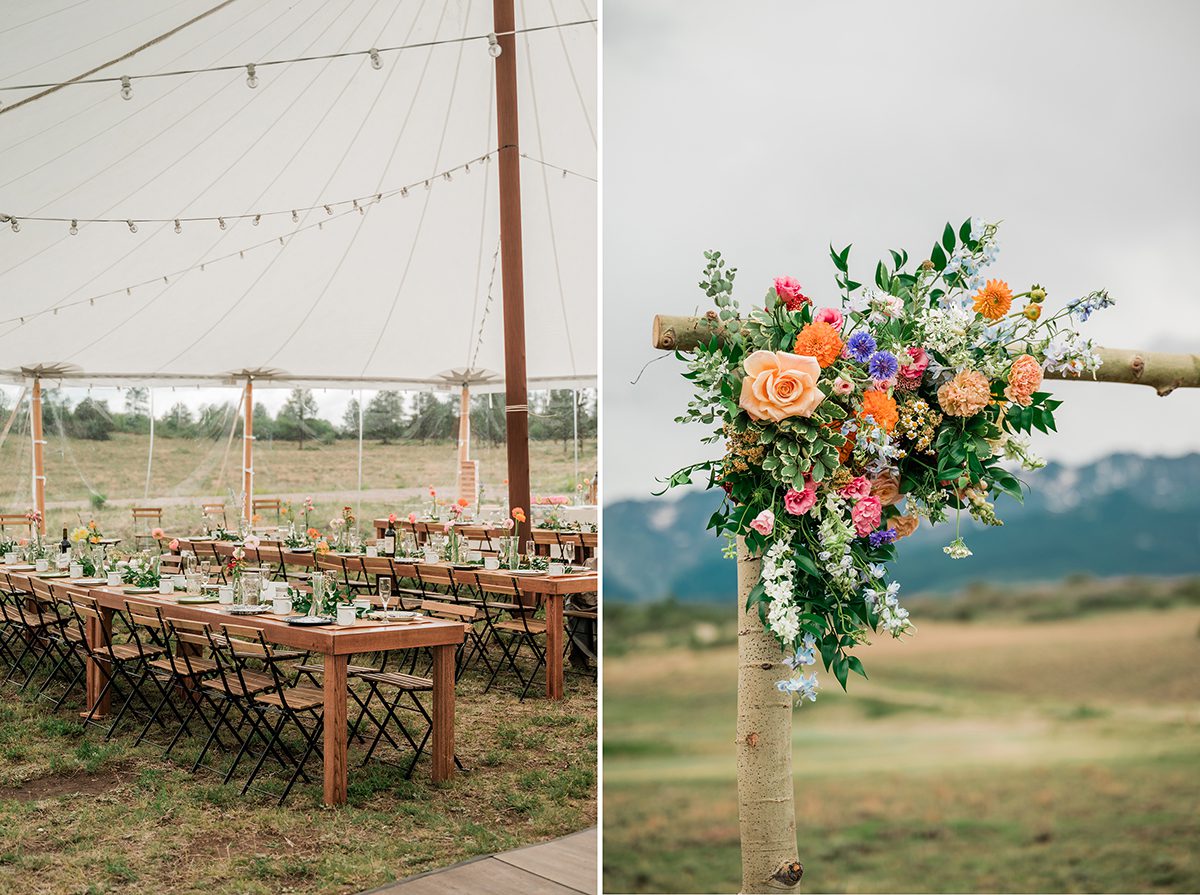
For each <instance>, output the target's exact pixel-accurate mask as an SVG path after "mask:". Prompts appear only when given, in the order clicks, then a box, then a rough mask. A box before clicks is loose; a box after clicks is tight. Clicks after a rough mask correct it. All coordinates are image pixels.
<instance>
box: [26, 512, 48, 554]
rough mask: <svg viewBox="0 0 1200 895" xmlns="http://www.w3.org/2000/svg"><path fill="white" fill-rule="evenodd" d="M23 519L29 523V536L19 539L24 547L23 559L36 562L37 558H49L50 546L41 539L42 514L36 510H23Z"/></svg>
mask: <svg viewBox="0 0 1200 895" xmlns="http://www.w3.org/2000/svg"><path fill="white" fill-rule="evenodd" d="M25 521H26V522H27V523H28V524H29V531H30V537H29V538H28V539H21V543H22V544H23V545H24V547H25V561H26V562H37V561H38V560H39V559H49V558H50V548H49V547H48V546H46V544H45V543H44V542H43V541H42V514H41V513H39V512H38V511H37V510H34V509H29V510H26V511H25Z"/></svg>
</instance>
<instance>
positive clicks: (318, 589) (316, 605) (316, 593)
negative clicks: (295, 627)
mask: <svg viewBox="0 0 1200 895" xmlns="http://www.w3.org/2000/svg"><path fill="white" fill-rule="evenodd" d="M309 583H311V584H312V604H311V605H310V606H309V607H308V614H309V615H320V614H321V604H322V603H323V602H324V601H325V573H324V572H319V571H318V572H313V573H312V577H311V578H309Z"/></svg>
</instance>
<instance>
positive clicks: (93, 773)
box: [0, 678, 596, 895]
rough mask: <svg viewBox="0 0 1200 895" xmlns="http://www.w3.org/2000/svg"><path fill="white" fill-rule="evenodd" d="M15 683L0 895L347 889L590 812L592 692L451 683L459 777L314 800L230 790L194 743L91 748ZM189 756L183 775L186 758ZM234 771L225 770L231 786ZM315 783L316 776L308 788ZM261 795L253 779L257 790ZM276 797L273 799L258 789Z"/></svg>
mask: <svg viewBox="0 0 1200 895" xmlns="http://www.w3.org/2000/svg"><path fill="white" fill-rule="evenodd" d="M13 689H14V688H13V687H12V685H9V686H8V687H6V688H5V691H4V693H3V699H2V700H0V758H2V759H3V761H2V762H0V893H5V895H8V893H12V895H32V893H47V895H48V893H55V895H58V893H89V895H93V893H94V895H99V893H126V892H127V893H144V892H153V893H192V892H204V893H209V895H217V893H230V895H233V893H239V895H276V893H297V895H299V893H351V892H359V891H362V890H364V889H369V888H372V887H375V886H379V885H382V884H384V883H386V882H389V881H391V880H393V879H396V878H398V877H404V876H408V875H411V874H414V873H419V872H422V871H425V870H430V869H433V868H436V867H441V866H445V865H447V864H452V863H454V862H457V861H460V860H463V859H466V858H469V857H471V856H474V855H478V854H485V853H491V852H495V851H502V850H506V849H510V848H514V847H517V846H520V845H525V844H529V843H532V842H536V841H541V840H545V839H550V838H554V837H557V836H560V835H564V834H566V833H570V832H573V831H576V830H579V829H583V828H585V827H587V826H590V825H593V824H594V823H595V818H596V794H595V775H596V694H595V687H594V685H592V684H591V682H590V681H588V680H586V679H578V678H570V679H569V680H568V698H567V699H566V700H564V701H562V702H558V703H549V702H547V701H546V700H545V699H541V698H532V699H530V700H527V701H526V702H525V703H518V701H517V699H516V696H515V695H513V694H511V693H499V692H497V691H495V690H493V692H492V693H491V694H487V695H484V694H483V693H482V692H481V691H482V686H481V685H480V684H479V682H478V681H476V680H474V679H471V678H469V679H467V680H466V681H464V682H462V683H460V687H459V694H460V695H459V699H458V706H457V709H458V714H457V722H458V723H457V741H456V746H457V752H458V755H459V758H460V759H461V760H462V762H463V763H464V764H465V765H466V767H467V768H468V769H469V771H468V772H467V773H462V774H459V775H457V776H456V777H455V778H454V780H452V781H450V782H448V783H446V784H441V785H434V784H433V783H432V782H430V779H429V762H428V759H424V760H423V761H422V762H421V764H420V765H418V767H417V770H416V773H415V774H414V775H413V778H412V780H411V781H407V780H405V779H404V776H403V773H402V771H401V770H400V769H398V768H396V767H394V766H389V765H383V764H378V763H373V764H372V765H371V766H368V767H366V768H359V767H357V764H356V762H355V759H354V751H353V750H352V751H351V762H352V764H351V773H350V793H349V804H348V805H347V806H346V807H345V808H342V809H337V810H331V809H325V808H322V807H321V806H320V796H321V792H320V785H319V782H318V783H317V784H315V785H304V786H301V787H300V788H298V789H296V790H293V792H292V795H291V796H290V797H289V800H288V802H287V804H286V806H285V807H283V808H279V807H277V806H276V799H277V797H278V793H279V792H280V791H281V787H282V780H280V779H272V780H267V781H266V782H265V783H264V786H263V791H261V792H255V791H253V790H252V791H251V793H250V794H249V795H248V796H245V797H242V796H239V795H238V790H239V789H240V784H236V785H235V784H230V785H228V786H223V785H221V784H220V778H219V777H216V776H214V775H213V774H206V773H204V772H202V773H201V774H200V775H198V776H192V775H191V774H189V773H187V771H186V770H185V769H184V767H185V766H190V763H191V759H190V757H189V756H194V753H195V751H196V750H197V749H198V746H197V745H195V744H190V745H189V746H188V748H187V749H184V750H182V751H180V752H179V753H178V754H179V760H178V761H176V760H172V761H171V762H166V761H163V760H162V759H161V757H160V754H161V749H160V748H158V747H152V746H149V745H147V744H143V745H142V746H140V747H138V748H134V747H133V746H132V741H133V737H132V736H130V735H124V736H122V735H118V737H116V738H115V739H114V740H113V741H111V742H108V743H105V742H104V740H103V737H102V735H98V732H97V731H96V730H90V731H88V732H87V733H86V734H85V733H84V732H82V730H81V727H80V723H79V719H78V717H77V716H74V715H73V714H72V713H71V712H69V711H66V710H65V708H64V710H63V711H61V712H57V713H54V712H52V711H51V710H50V703H49V702H46V701H45V700H41V699H39V698H38V697H37V696H34V695H25V696H23V697H18V696H16V695H15V694H14V692H13ZM185 760H186V762H187V764H186V765H182V762H183V761H185ZM240 776H241V772H240V771H239V777H240ZM315 779H316V780H317V781H319V779H320V777H319V767H318V769H317V776H316V778H315ZM256 786H257V784H256ZM272 793H273V794H272Z"/></svg>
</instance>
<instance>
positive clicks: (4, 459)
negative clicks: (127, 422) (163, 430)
mask: <svg viewBox="0 0 1200 895" xmlns="http://www.w3.org/2000/svg"><path fill="white" fill-rule="evenodd" d="M148 448H149V439H148V437H147V436H144V435H133V434H128V433H116V434H114V435H113V436H112V438H111V439H109V440H108V441H83V440H80V439H74V438H70V439H62V438H59V437H57V436H52V437H51V438H50V441H49V444H48V445H47V447H46V477H47V491H46V502H47V511H46V522H47V528H48V530H49V531H50V532H51V533H52V534H54V535H60V534H61V530H62V526H64V525H67V526H70V527H75V526H76V525H78V524H80V520H81V519H82V520H83V521H86V520H87V519H89V518H93V517H94V518H95V519H96V520H97V522H99V523H100V524H101V526H102V528H103V530H104V532H105V534H115V535H119V536H128V535H131V534H132V533H133V522H132V517H131V515H130V506H132V505H135V504H137V505H150V506H162V507H164V516H163V518H164V528H166V530H167V531H169V532H171V533H195V532H196V531H198V530H199V527H200V525H201V516H200V503H201V501H202V499H214V498H215V499H218V500H224V501H225V502H226V503H227V504H228V505H229V507H230V515H231V520H230V521H231V524H236V518H234V516H235V514H236V510H235V508H234V507H233V503H234V497H233V495H236V494H238V493H239V492H240V491H241V487H242V485H241V454H240V450H241V447H240V444H238V443H237V442H236V441H235V442H234V443H233V444H231V445H228V451H227V450H226V448H227V442H226V441H225V440H217V441H213V440H209V439H191V438H158V439H156V440H155V443H154V465H153V469H152V474H151V478H150V486H149V491H148V497H147V496H145V495H146V494H147V488H146V461H147V452H148ZM457 451H458V448H457V445H456V444H455V443H452V442H429V443H426V444H421V443H397V444H380V443H378V442H367V443H366V444H365V445H364V447H363V491H364V493H363V495H362V496H361V497H360V495H359V492H358V443H357V441H353V440H341V441H336V442H334V443H332V444H328V445H321V444H313V443H306V444H305V447H304V450H299V448H298V446H297V444H296V443H294V442H280V441H277V442H270V441H261V442H258V443H257V444H256V445H255V454H254V467H255V478H254V490H255V494H256V496H260V497H283V498H286V497H289V496H290V497H291V498H293V500H294V501H295V502H296V503H297V506H298V504H299V501H301V500H303V498H304V496H305V495H309V494H315V495H317V500H316V502H317V512H316V513H315V514H314V515H313V517H312V520H311V522H312V524H314V525H316V526H318V527H320V528H322V529H323V530H324V529H325V528H326V527H327V526H328V522H329V519H330V518H331V517H332V516H334V515H337V514H338V512H339V511H340V509H341V507H342V506H343V505H344V504H349V505H352V506H354V507H355V509H356V511H357V513H358V516H359V518H360V519H362V520H364V526H363V527H364V530H366V520H369V519H371V518H373V517H378V516H382V515H387V513H389V512H392V511H398V512H402V513H408V512H409V511H410V510H415V509H417V508H418V507H420V506H421V505H422V504H427V503H428V500H429V498H428V490H427V489H428V488H429V486H430V485H433V486H435V487H436V488H437V489H438V491H439V494H440V495H441V496H444V497H448V498H451V499H453V498H454V497H456V496H457V491H456V490H455V485H456V481H457V479H456V475H457V462H458V453H457ZM29 452H30V446H29V441H28V439H27V438H12V437H10V438H8V439H7V440H6V441H5V442H4V445H3V447H2V448H0V512H24V511H25V510H26V509H27V508H28V507H29V506H30V488H29V468H30V457H29ZM529 454H530V474H531V483H532V492H533V495H534V496H535V497H536V496H538V495H557V494H565V495H570V496H572V497H574V495H575V494H576V485H577V484H578V482H577V481H576V478H575V456H574V450H573V446H572V445H571V444H570V443H568V444H566V445H564V444H563V443H561V442H556V441H555V442H552V441H534V442H531V443H530V446H529ZM472 458H473V459H477V460H479V466H480V481H481V484H482V486H483V501H484V503H485V505H487V504H494V505H496V506H497V507H498V506H499V504H500V502H501V501H502V499H503V496H504V494H505V492H506V488H505V482H506V481H507V478H508V471H507V463H508V459H507V453H506V451H505V448H504V446H503V445H501V446H499V447H495V446H487V445H483V444H476V445H475V446H474V447H473V448H472ZM595 471H596V442H595V440H594V439H593V440H591V441H585V442H583V443H581V445H580V454H579V477H580V480H585V479H587V480H590V478H591V476H592V475H593V474H594V473H595ZM95 494H100V495H103V496H104V497H105V498H106V501H107V503H106V504H105V505H104V506H103V507H101V508H100V509H96V508H95V506H94V505H93V503H92V499H93V496H94V495H95Z"/></svg>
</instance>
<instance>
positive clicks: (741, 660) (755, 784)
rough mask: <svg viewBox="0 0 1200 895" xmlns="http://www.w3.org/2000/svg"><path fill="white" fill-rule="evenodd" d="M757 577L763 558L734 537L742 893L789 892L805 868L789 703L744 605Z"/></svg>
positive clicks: (770, 640) (778, 657) (774, 652)
mask: <svg viewBox="0 0 1200 895" xmlns="http://www.w3.org/2000/svg"><path fill="white" fill-rule="evenodd" d="M761 574H762V559H761V557H756V556H751V554H750V551H749V550H748V549H747V548H746V542H745V540H744V539H742V538H738V544H737V579H738V717H737V776H738V826H739V835H740V837H741V844H742V891H743V892H778V891H785V892H793V891H796V890H797V889H798V888H799V886H800V877H801V876H802V875H803V874H804V868H803V867H802V866H801V865H800V862H799V860H798V859H797V857H796V855H797V848H796V807H795V804H794V796H793V787H792V697H791V696H790V695H789V694H787V693H784V692H782V691H780V690H779V689H777V688H776V686H775V682H776V681H777V680H779V679H780V678H783V677H786V675H787V672H786V669H784V668H783V661H782V660H783V654H782V652H781V651H780V649H779V642H778V641H777V640H776V639H775V638H774V637H772V636H771V635H770V634H768V633H767V631H766V630H765V629H764V628H763V624H762V621H761V620H760V619H759V617H758V611H757V609H752V610H750V611H747V610H746V600H747V598H748V597H749V596H750V591H751V589H752V588H753V587H754V585H756V584H758V579H759V576H760V575H761Z"/></svg>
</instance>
